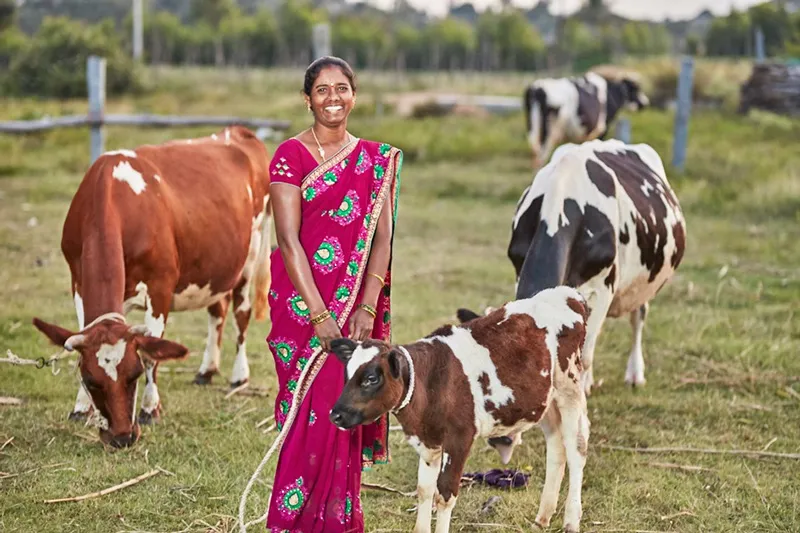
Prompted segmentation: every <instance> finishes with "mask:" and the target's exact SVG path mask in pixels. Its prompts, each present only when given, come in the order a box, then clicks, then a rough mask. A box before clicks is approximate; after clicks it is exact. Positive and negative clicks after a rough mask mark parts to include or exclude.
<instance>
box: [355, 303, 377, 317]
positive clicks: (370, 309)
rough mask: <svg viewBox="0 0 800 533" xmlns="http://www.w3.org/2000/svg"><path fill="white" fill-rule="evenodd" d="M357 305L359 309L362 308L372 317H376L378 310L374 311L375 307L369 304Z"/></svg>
mask: <svg viewBox="0 0 800 533" xmlns="http://www.w3.org/2000/svg"><path fill="white" fill-rule="evenodd" d="M358 307H359V309H363V310H364V311H366V312H367V313H369V314H371V315H372V318H377V316H378V311H376V310H375V308H374V307H372V306H371V305H369V304H358Z"/></svg>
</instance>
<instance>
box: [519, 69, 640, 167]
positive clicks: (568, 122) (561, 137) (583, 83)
mask: <svg viewBox="0 0 800 533" xmlns="http://www.w3.org/2000/svg"><path fill="white" fill-rule="evenodd" d="M648 104H649V100H648V99H647V96H645V94H644V93H643V92H642V90H641V88H640V87H639V84H638V83H637V82H636V81H635V80H634V79H632V78H631V77H629V76H625V77H622V78H621V79H619V80H618V81H617V80H610V79H607V78H604V77H602V76H600V75H599V74H596V73H594V72H589V73H587V74H586V75H585V76H582V77H580V78H543V79H539V80H536V81H535V82H533V83H532V84H531V85H530V86H529V87H528V88H527V89H526V90H525V96H524V107H525V121H526V124H527V132H528V142H529V143H530V146H531V151H532V152H533V166H534V168H535V169H539V168H541V167H542V166H543V165H544V164H545V163H546V162H547V158H548V157H550V153H551V152H552V151H553V150H554V149H555V148H556V147H557V146H558V145H559V144H561V143H562V142H564V141H569V142H574V143H581V142H585V141H591V140H594V139H597V138H600V139H602V138H605V135H606V133H607V132H608V128H609V126H610V124H611V122H612V121H613V120H614V118H615V117H616V116H617V114H618V113H619V111H620V110H621V109H622V108H623V107H628V108H631V109H633V110H639V109H641V108H643V107H646V106H647V105H648Z"/></svg>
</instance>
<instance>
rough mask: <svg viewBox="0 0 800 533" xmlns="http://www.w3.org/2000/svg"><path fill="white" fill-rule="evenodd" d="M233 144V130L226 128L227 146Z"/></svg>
mask: <svg viewBox="0 0 800 533" xmlns="http://www.w3.org/2000/svg"><path fill="white" fill-rule="evenodd" d="M229 144H231V130H229V129H228V128H225V145H226V146H227V145H229Z"/></svg>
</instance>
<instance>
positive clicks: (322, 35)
mask: <svg viewBox="0 0 800 533" xmlns="http://www.w3.org/2000/svg"><path fill="white" fill-rule="evenodd" d="M312 45H313V48H314V51H313V54H314V57H313V58H312V61H314V60H316V59H319V58H320V57H323V56H329V55H331V25H330V24H328V23H327V22H322V23H319V24H314V27H313V28H312Z"/></svg>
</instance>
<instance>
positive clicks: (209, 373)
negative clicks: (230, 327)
mask: <svg viewBox="0 0 800 533" xmlns="http://www.w3.org/2000/svg"><path fill="white" fill-rule="evenodd" d="M231 298H232V294H231V293H228V294H227V295H226V296H225V297H224V298H223V299H222V300H220V301H218V302H216V303H215V304H212V305H210V306H208V339H207V340H206V350H205V351H204V352H203V362H202V363H200V369H199V370H198V371H197V375H196V376H195V377H194V381H193V383H194V384H196V385H207V384H209V383H211V379H212V378H213V377H214V374H218V373H219V362H220V354H221V349H222V332H223V331H224V330H225V317H226V316H227V315H228V308H229V307H230V303H231Z"/></svg>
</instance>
